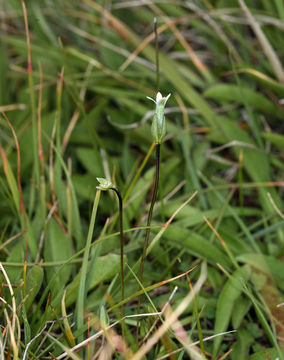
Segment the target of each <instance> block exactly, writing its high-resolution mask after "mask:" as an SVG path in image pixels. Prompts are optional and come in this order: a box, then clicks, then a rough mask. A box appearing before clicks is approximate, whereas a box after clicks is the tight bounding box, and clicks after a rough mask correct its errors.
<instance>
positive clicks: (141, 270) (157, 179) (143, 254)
mask: <svg viewBox="0 0 284 360" xmlns="http://www.w3.org/2000/svg"><path fill="white" fill-rule="evenodd" d="M160 146H161V144H160V143H157V144H156V173H155V182H154V190H153V195H152V200H151V204H150V209H149V213H148V219H147V229H146V235H145V241H144V248H143V253H142V257H141V263H140V276H139V280H140V282H141V283H143V269H144V263H145V259H146V253H147V248H148V245H149V239H150V226H151V221H152V214H153V209H154V205H155V202H156V199H157V194H158V188H159V175H160ZM140 307H141V296H139V298H138V306H137V312H138V314H140ZM138 330H139V318H138V321H137V338H138Z"/></svg>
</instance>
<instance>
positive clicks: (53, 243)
mask: <svg viewBox="0 0 284 360" xmlns="http://www.w3.org/2000/svg"><path fill="white" fill-rule="evenodd" d="M72 252H73V251H72V243H71V239H68V235H67V234H66V233H65V232H64V231H63V230H62V228H61V227H60V226H59V224H58V223H57V222H56V221H55V220H54V219H53V218H52V219H51V220H50V222H49V224H48V227H47V237H46V239H45V242H44V257H45V260H46V261H62V263H64V261H65V260H67V259H69V258H70V257H71V256H72ZM71 270H72V267H71V266H70V265H68V266H66V267H65V268H64V269H63V270H62V271H60V274H59V275H58V277H57V279H56V285H55V286H54V287H53V288H52V289H51V290H52V292H53V293H54V294H55V293H56V292H57V291H58V290H59V289H62V288H63V287H64V285H65V284H66V283H67V281H68V279H69V277H70V274H71ZM54 271H55V269H54V268H47V269H46V274H47V278H48V279H49V280H50V279H51V278H52V276H53V274H54Z"/></svg>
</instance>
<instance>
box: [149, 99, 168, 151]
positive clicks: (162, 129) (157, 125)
mask: <svg viewBox="0 0 284 360" xmlns="http://www.w3.org/2000/svg"><path fill="white" fill-rule="evenodd" d="M170 96H171V94H169V95H168V96H167V97H163V96H162V94H161V93H160V92H158V93H157V95H156V100H154V99H152V98H150V97H149V96H147V99H150V100H152V101H154V103H155V104H156V111H155V115H154V119H153V123H152V136H153V138H154V140H155V141H156V143H158V144H159V143H161V142H162V140H163V137H164V136H165V134H166V119H165V115H164V111H165V106H166V103H167V101H168V98H169V97H170Z"/></svg>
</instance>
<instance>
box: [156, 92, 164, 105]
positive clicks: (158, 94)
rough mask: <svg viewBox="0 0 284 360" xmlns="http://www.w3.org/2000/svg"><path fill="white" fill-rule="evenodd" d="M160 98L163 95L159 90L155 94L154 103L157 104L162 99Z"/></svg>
mask: <svg viewBox="0 0 284 360" xmlns="http://www.w3.org/2000/svg"><path fill="white" fill-rule="evenodd" d="M162 98H163V96H162V94H161V93H160V91H159V92H158V93H157V95H156V104H158V103H159V102H160V101H161V100H162Z"/></svg>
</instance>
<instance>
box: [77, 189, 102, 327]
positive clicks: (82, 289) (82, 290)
mask: <svg viewBox="0 0 284 360" xmlns="http://www.w3.org/2000/svg"><path fill="white" fill-rule="evenodd" d="M100 195H101V191H100V190H98V191H97V193H96V197H95V200H94V205H93V210H92V215H91V221H90V226H89V231H88V236H87V242H86V247H85V252H84V257H83V263H82V270H81V280H80V285H79V291H78V298H77V329H78V330H79V329H80V328H81V327H82V326H83V324H84V307H85V299H86V294H87V291H88V289H86V276H87V267H88V259H89V254H90V249H91V242H92V236H93V232H94V226H95V220H96V215H97V209H98V205H99V200H100Z"/></svg>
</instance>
